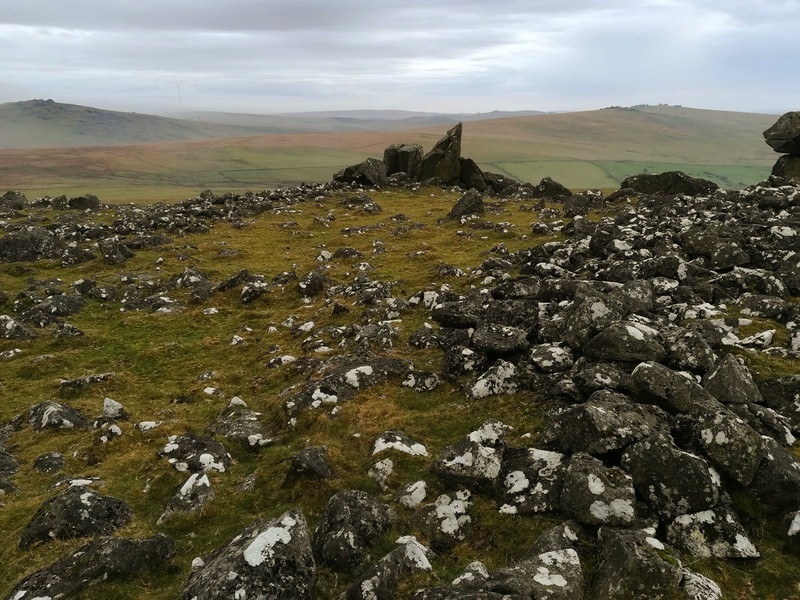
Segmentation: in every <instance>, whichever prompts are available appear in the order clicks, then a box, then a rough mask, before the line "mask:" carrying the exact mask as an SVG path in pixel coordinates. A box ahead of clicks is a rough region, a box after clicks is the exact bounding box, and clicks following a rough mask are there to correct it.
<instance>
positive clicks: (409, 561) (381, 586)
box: [345, 536, 431, 600]
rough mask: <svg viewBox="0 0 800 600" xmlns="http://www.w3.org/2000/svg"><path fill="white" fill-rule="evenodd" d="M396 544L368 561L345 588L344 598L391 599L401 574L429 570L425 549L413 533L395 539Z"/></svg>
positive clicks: (356, 599)
mask: <svg viewBox="0 0 800 600" xmlns="http://www.w3.org/2000/svg"><path fill="white" fill-rule="evenodd" d="M397 544H398V547H397V548H395V549H394V550H392V551H391V552H389V554H387V555H386V556H384V557H383V558H382V559H380V560H379V561H378V562H377V563H375V564H374V565H371V566H370V567H369V568H367V570H366V571H365V572H364V573H362V574H361V575H360V576H359V577H358V579H357V580H356V581H355V582H354V583H353V584H352V585H351V586H350V587H349V588H348V589H347V592H346V593H345V598H346V599H347V600H392V598H394V593H395V590H396V589H397V586H398V585H399V583H400V580H401V579H402V578H403V576H405V575H408V574H411V573H414V572H417V571H430V570H431V563H430V562H429V561H428V556H427V555H428V549H427V548H425V546H423V545H422V544H420V543H419V542H418V541H417V540H416V539H414V537H413V536H404V537H401V538H400V539H398V540H397Z"/></svg>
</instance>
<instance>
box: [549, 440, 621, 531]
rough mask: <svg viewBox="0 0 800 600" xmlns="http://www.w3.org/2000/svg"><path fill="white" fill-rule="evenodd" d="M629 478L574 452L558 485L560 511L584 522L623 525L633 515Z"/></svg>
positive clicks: (595, 460)
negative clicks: (559, 485) (561, 481)
mask: <svg viewBox="0 0 800 600" xmlns="http://www.w3.org/2000/svg"><path fill="white" fill-rule="evenodd" d="M635 503H636V497H635V492H634V489H633V481H632V479H631V477H630V476H629V475H626V474H625V473H624V472H623V471H622V470H621V469H619V468H618V467H612V468H607V467H605V466H604V465H603V463H602V462H600V461H599V460H598V459H596V458H593V457H591V456H589V455H588V454H580V453H579V454H575V455H573V457H572V460H571V461H570V463H569V466H568V467H567V472H566V474H565V475H564V482H563V484H562V488H561V510H563V511H564V512H565V513H566V514H567V515H568V516H570V517H571V518H573V519H575V520H576V521H578V522H579V523H584V524H587V525H611V526H625V525H630V524H631V523H633V521H634V519H635V517H636V509H635Z"/></svg>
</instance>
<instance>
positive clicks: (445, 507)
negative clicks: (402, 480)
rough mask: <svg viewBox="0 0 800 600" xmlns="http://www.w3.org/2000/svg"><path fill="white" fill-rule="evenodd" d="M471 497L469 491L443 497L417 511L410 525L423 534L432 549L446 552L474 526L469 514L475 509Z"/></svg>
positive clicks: (443, 495) (452, 493)
mask: <svg viewBox="0 0 800 600" xmlns="http://www.w3.org/2000/svg"><path fill="white" fill-rule="evenodd" d="M471 496H472V495H471V494H470V493H469V491H467V490H459V491H457V492H450V493H449V494H442V495H441V496H439V497H438V498H437V499H436V500H435V501H434V502H433V503H432V504H427V505H425V506H423V507H422V508H420V509H419V510H418V511H417V513H416V514H415V515H414V517H413V518H412V519H411V526H412V527H415V528H417V529H419V531H420V532H422V534H423V536H424V539H426V540H428V542H429V543H430V546H431V548H433V550H435V551H436V552H446V551H447V550H448V549H450V548H452V547H453V546H455V545H456V544H457V543H458V542H460V541H462V540H463V539H464V538H465V537H466V535H467V532H468V530H469V528H470V525H471V523H472V517H471V516H470V515H469V514H468V512H469V509H470V507H471V506H472V501H471V499H470V498H471Z"/></svg>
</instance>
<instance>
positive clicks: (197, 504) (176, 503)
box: [156, 473, 215, 525]
mask: <svg viewBox="0 0 800 600" xmlns="http://www.w3.org/2000/svg"><path fill="white" fill-rule="evenodd" d="M214 497H215V494H214V490H213V489H212V488H211V482H210V481H209V480H208V475H200V474H199V473H192V474H191V475H190V476H189V479H187V480H186V482H185V483H184V484H183V485H182V486H181V488H180V489H179V490H178V491H177V492H175V495H174V496H172V498H171V499H170V501H169V504H167V508H166V509H164V512H163V513H161V516H160V517H159V518H158V521H157V522H156V523H157V524H158V525H161V523H163V522H164V521H166V520H167V519H168V518H169V517H171V516H172V515H174V514H175V513H182V514H186V513H191V512H195V511H198V510H200V509H202V508H203V507H204V506H205V505H206V504H208V503H209V502H211V501H212V500H213V499H214Z"/></svg>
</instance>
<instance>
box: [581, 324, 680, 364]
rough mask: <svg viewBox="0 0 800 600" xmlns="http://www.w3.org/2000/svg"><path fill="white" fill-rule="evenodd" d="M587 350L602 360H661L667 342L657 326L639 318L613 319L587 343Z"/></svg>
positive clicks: (592, 355) (590, 354)
mask: <svg viewBox="0 0 800 600" xmlns="http://www.w3.org/2000/svg"><path fill="white" fill-rule="evenodd" d="M583 353H584V354H585V355H586V356H589V357H592V358H598V359H601V360H618V361H629V362H643V361H656V362H658V361H660V360H662V359H663V358H664V357H665V356H666V351H665V349H664V346H663V345H662V344H661V342H659V340H658V332H656V331H655V330H654V329H653V328H651V327H648V326H646V325H643V324H641V323H635V322H621V323H613V324H611V325H609V326H608V327H606V328H605V329H603V330H602V331H601V332H600V333H598V334H597V335H596V336H595V337H593V338H592V339H590V340H589V341H587V342H586V344H585V345H584V346H583Z"/></svg>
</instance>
